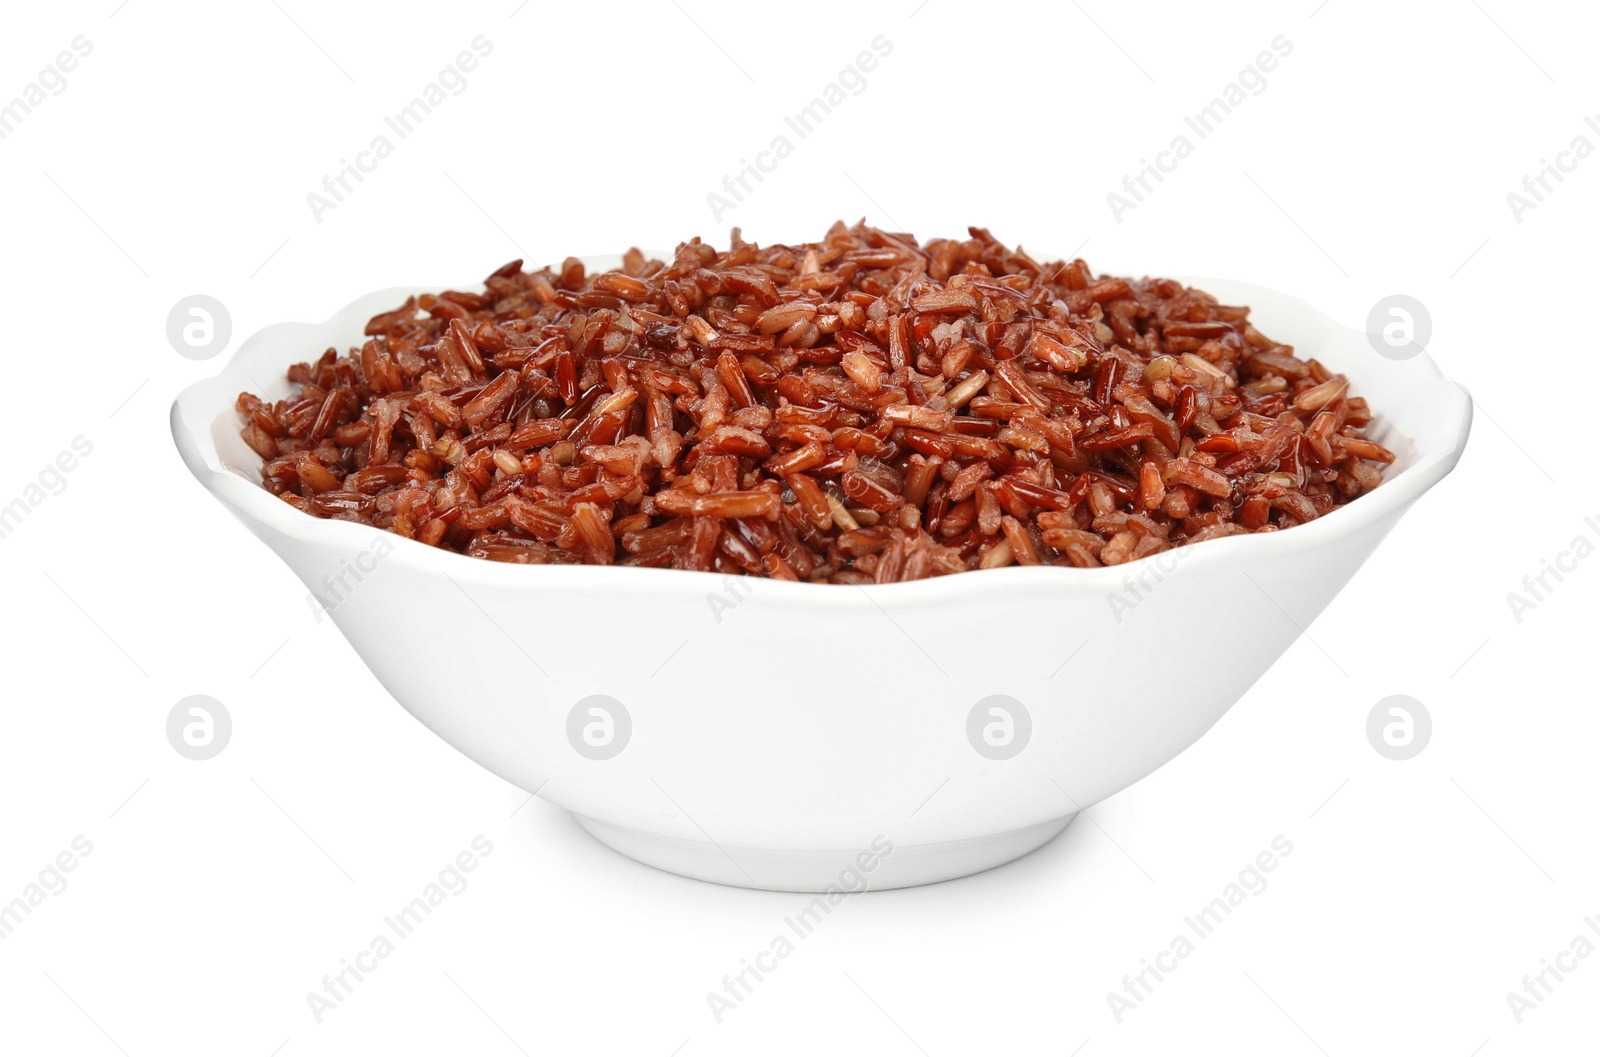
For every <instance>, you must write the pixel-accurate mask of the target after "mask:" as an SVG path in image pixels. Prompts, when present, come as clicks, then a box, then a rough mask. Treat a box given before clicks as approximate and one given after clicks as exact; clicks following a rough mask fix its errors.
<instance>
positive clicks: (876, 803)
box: [172, 259, 1472, 891]
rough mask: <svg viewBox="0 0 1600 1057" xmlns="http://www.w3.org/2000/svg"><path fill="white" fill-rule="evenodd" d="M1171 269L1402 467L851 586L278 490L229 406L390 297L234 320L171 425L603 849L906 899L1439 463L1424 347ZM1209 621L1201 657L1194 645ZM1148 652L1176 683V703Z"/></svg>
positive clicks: (1035, 828) (1443, 433) (1242, 629)
mask: <svg viewBox="0 0 1600 1057" xmlns="http://www.w3.org/2000/svg"><path fill="white" fill-rule="evenodd" d="M593 263H594V266H598V267H614V266H615V264H616V261H615V260H614V259H613V260H604V259H602V260H598V261H596V262H593ZM1191 282H1193V283H1194V284H1195V285H1197V286H1200V287H1201V288H1203V289H1206V290H1209V291H1211V292H1212V293H1214V294H1215V295H1217V296H1218V297H1219V298H1220V299H1221V300H1222V301H1223V302H1224V303H1227V304H1248V305H1250V306H1251V307H1252V310H1253V317H1252V318H1253V319H1255V321H1256V322H1257V323H1258V325H1259V326H1260V327H1261V329H1262V330H1264V331H1265V332H1266V333H1268V334H1272V335H1274V336H1277V337H1279V338H1280V339H1281V340H1285V341H1289V342H1291V343H1292V344H1294V345H1295V346H1296V349H1297V351H1298V352H1299V354H1300V355H1302V356H1315V357H1317V358H1318V359H1320V360H1322V362H1324V363H1326V364H1327V365H1329V366H1330V367H1331V368H1333V369H1335V370H1338V371H1342V372H1344V373H1346V374H1348V375H1349V376H1350V378H1351V379H1352V384H1353V388H1354V390H1355V391H1356V392H1357V393H1359V394H1361V395H1364V396H1366V397H1367V398H1368V400H1369V401H1370V403H1371V405H1372V406H1373V408H1375V409H1377V410H1378V412H1379V418H1378V419H1377V421H1376V422H1375V423H1374V424H1373V427H1372V428H1371V429H1370V431H1369V433H1370V435H1372V436H1373V437H1374V438H1375V439H1377V440H1379V441H1380V442H1381V443H1383V444H1385V445H1387V446H1388V447H1390V448H1391V449H1393V450H1394V451H1395V452H1396V453H1397V455H1398V459H1397V461H1396V462H1395V463H1394V465H1393V466H1392V467H1390V468H1389V471H1388V473H1387V476H1386V480H1385V481H1384V483H1383V485H1382V486H1381V487H1379V488H1378V489H1376V490H1375V491H1374V492H1372V493H1370V494H1368V495H1366V496H1364V497H1362V498H1361V499H1359V500H1357V501H1356V502H1354V503H1352V504H1350V505H1349V506H1346V507H1343V508H1341V509H1339V510H1335V511H1333V512H1332V513H1331V514H1329V515H1328V516H1326V517H1323V518H1320V519H1318V520H1317V521H1315V522H1312V523H1310V524H1307V525H1302V526H1300V527H1298V528H1294V529H1290V530H1288V531H1284V532H1277V533H1269V534H1266V535H1255V536H1244V537H1232V538H1225V539H1219V540H1214V541H1211V542H1207V543H1201V544H1196V545H1194V546H1192V547H1186V548H1179V549H1177V550H1175V551H1172V552H1169V553H1167V554H1164V555H1156V556H1152V557H1150V558H1146V559H1143V560H1142V561H1138V562H1134V563H1131V564H1127V565H1123V566H1119V567H1114V568H1105V569H1065V568H1041V567H1031V568H1021V567H1014V568H1007V569H998V570H991V571H981V572H969V573H961V574H957V575H953V576H944V577H939V578H935V579H930V580H923V581H919V582H914V583H905V584H888V585H883V586H873V587H866V588H858V587H844V586H830V585H814V584H799V583H789V582H783V581H773V580H764V579H754V578H745V577H741V578H724V577H720V576H717V575H714V574H708V573H695V572H680V571H675V570H663V569H632V568H605V567H593V566H520V565H504V564H499V563H495V562H488V561H481V560H477V559H471V558H466V557H462V556H460V555H457V554H454V553H451V552H447V551H442V550H438V549H435V548H432V547H428V546H425V545H423V544H420V543H416V542H414V541H411V540H405V539H400V538H398V537H395V536H392V535H388V534H386V533H382V532H380V531H379V530H376V529H372V528H368V527H364V526H360V525H354V524H349V523H345V522H339V521H326V520H318V519H316V518H313V517H310V516H307V515H305V514H302V513H300V512H298V511H296V510H294V509H293V508H292V507H290V506H289V505H287V504H286V503H284V502H282V501H281V500H279V499H276V498H274V497H273V496H272V495H270V494H269V493H268V492H266V491H265V490H264V489H262V487H261V486H260V483H259V482H260V475H259V472H258V469H259V460H258V458H257V457H256V455H255V454H254V453H253V452H252V451H251V450H250V449H249V448H248V447H246V446H245V444H244V442H243V441H242V440H241V439H240V437H239V425H238V423H237V421H236V415H235V413H234V411H233V404H234V399H235V398H236V397H237V395H238V394H239V392H240V391H242V390H250V391H256V382H255V380H254V379H260V380H261V381H262V383H263V384H267V385H268V387H269V393H268V394H265V395H269V396H271V397H273V398H277V397H280V396H283V395H286V394H287V392H288V390H289V385H288V383H287V382H286V381H285V380H284V378H283V373H284V368H285V366H286V365H288V364H289V363H293V362H298V361H301V360H305V359H310V358H314V357H315V356H316V355H317V354H318V353H320V352H321V350H323V349H325V348H328V347H330V346H333V347H336V348H340V349H345V348H349V347H350V346H352V345H355V344H359V343H360V341H361V340H362V339H361V333H362V328H363V326H364V325H365V323H366V321H367V319H368V318H369V317H371V316H372V315H374V314H376V313H377V312H380V311H386V310H389V309H392V308H393V307H394V306H395V305H397V304H399V303H400V302H401V301H402V300H403V299H404V297H405V295H406V294H408V293H413V292H416V291H412V290H406V289H397V290H386V291H382V292H379V293H374V294H371V295H369V296H367V297H363V298H361V299H360V300H358V301H356V302H354V303H353V304H351V305H349V306H348V307H347V308H345V309H344V310H343V311H341V312H339V313H338V314H337V315H335V316H334V317H333V318H332V319H330V320H328V321H326V322H324V323H318V324H311V323H282V324H278V325H276V326H272V327H268V328H267V329H265V330H263V331H261V332H259V333H257V334H255V335H254V336H253V337H251V338H250V339H249V340H248V341H246V342H245V343H244V344H243V345H242V346H241V347H240V348H239V350H238V352H237V353H236V354H235V355H234V356H233V358H232V360H231V362H230V363H229V364H228V366H227V368H226V369H225V370H224V371H223V372H222V373H221V374H220V375H218V376H217V377H214V378H211V379H208V380H206V381H203V382H200V383H197V384H196V385H193V386H191V387H190V388H188V389H186V390H185V391H184V392H183V393H182V395H180V396H179V397H178V400H177V402H176V404H175V405H174V406H173V409H172V427H173V434H174V436H175V437H176V439H177V444H178V449H179V450H180V451H181V452H182V454H183V459H184V461H185V462H186V463H187V464H188V466H189V469H190V470H191V471H193V473H194V475H195V476H196V477H197V478H199V480H200V482H201V483H202V484H204V485H205V486H206V488H208V489H210V491H211V492H212V493H213V494H214V495H215V496H216V497H217V498H218V499H219V500H221V501H222V503H223V505H225V506H226V507H227V508H228V509H229V510H231V511H232V512H233V513H234V515H235V516H237V517H238V518H239V519H240V520H241V521H243V522H244V523H245V524H246V525H247V526H249V528H250V530H251V531H252V532H254V533H255V534H256V536H257V537H259V538H260V539H261V540H262V541H263V542H265V543H266V544H267V545H268V546H269V547H271V548H272V549H273V550H274V551H276V552H277V553H278V555H279V556H280V557H281V558H282V559H283V560H284V561H285V562H287V563H288V564H289V566H290V568H292V569H293V570H294V571H295V572H296V573H297V574H298V575H299V576H300V578H301V579H302V580H303V581H304V582H305V583H306V585H307V586H308V587H309V588H310V589H311V590H312V591H313V592H315V593H317V594H318V595H319V596H320V597H323V598H324V601H325V602H330V603H334V604H333V606H332V616H333V620H334V622H335V623H336V624H337V625H338V627H339V628H340V630H341V631H342V632H343V633H344V635H345V637H346V638H348V639H349V641H350V643H351V645H352V646H354V647H355V649H356V652H357V653H359V654H360V655H361V657H362V659H363V660H364V661H366V663H367V665H368V666H369V667H371V669H372V671H373V672H374V673H375V674H376V675H377V677H378V679H379V680H380V681H381V682H382V683H383V685H384V686H385V687H386V688H387V689H388V690H389V692H390V693H391V694H393V695H394V697H395V699H396V700H398V701H399V702H400V703H401V704H402V705H403V706H405V708H406V709H407V710H409V711H410V712H411V713H412V715H414V716H416V717H417V718H418V719H419V720H421V721H422V722H423V723H424V724H426V725H427V726H428V727H429V728H430V729H432V730H433V731H434V732H435V733H437V734H438V735H439V736H440V737H442V738H444V739H445V740H446V741H447V742H449V743H450V744H451V745H454V746H455V747H456V748H458V749H459V750H461V751H462V752H464V753H466V754H467V755H468V756H470V757H471V758H472V759H474V760H476V761H478V762H479V763H481V764H482V765H483V766H485V767H487V768H489V769H490V770H491V771H493V772H494V773H496V774H498V775H500V776H501V777H503V778H505V779H507V780H508V781H510V782H513V783H515V784H516V785H518V786H521V787H522V788H523V789H527V790H530V791H537V792H538V794H539V795H540V796H542V797H544V798H546V799H547V800H550V801H552V802H554V803H556V804H559V805H561V806H562V807H564V808H567V809H568V810H570V811H572V812H573V813H574V814H576V815H577V816H578V820H579V821H580V822H581V823H582V824H583V826H584V827H585V828H586V829H588V831H589V832H590V833H592V834H594V835H595V836H596V837H597V838H599V839H600V840H601V841H603V842H605V843H606V844H608V845H610V846H611V847H612V848H614V849H616V850H617V851H620V852H622V853H623V854H624V855H628V856H631V857H632V858H635V859H638V860H640V861H642V862H646V863H649V864H651V865H653V866H657V867H660V868H662V869H666V870H670V871H672V872H674V873H679V874H684V875H686V876H690V877H697V878H702V879H705V880H709V881H717V882H722V883H724V884H733V885H743V886H748V887H757V888H771V889H783V890H790V891H820V890H824V889H826V888H827V887H828V886H830V885H835V886H839V887H841V888H845V889H852V888H859V887H863V886H869V887H872V888H893V887H898V886H904V885H915V884H923V883H927V882H930V881H937V880H943V879H947V878H952V877H959V876H962V875H965V874H969V873H973V872H976V871H979V870H984V869H988V868H989V867H993V866H997V865H999V864H1001V863H1004V862H1008V861H1010V860H1012V859H1014V858H1017V857H1018V856H1021V855H1024V854H1026V853H1027V852H1029V851H1032V850H1033V849H1035V848H1037V847H1039V846H1040V845H1041V844H1043V843H1045V842H1046V841H1048V840H1050V838H1052V837H1053V836H1055V835H1056V834H1057V833H1059V832H1060V831H1061V830H1062V829H1063V828H1064V827H1065V826H1066V825H1067V823H1068V822H1070V821H1071V819H1072V817H1073V816H1074V814H1075V813H1076V812H1078V811H1079V810H1081V809H1083V808H1085V807H1088V806H1090V805H1092V804H1094V803H1096V802H1097V801H1100V800H1103V799H1104V798H1106V797H1108V796H1110V795H1112V794H1113V793H1115V792H1117V791H1118V790H1120V789H1123V788H1125V787H1126V786H1128V785H1130V784H1132V783H1133V782H1136V781H1138V780H1139V779H1140V778H1142V777H1144V776H1145V775H1147V774H1149V773H1150V772H1151V771H1154V770H1155V769H1156V768H1157V767H1160V766H1161V765H1162V764H1164V763H1166V762H1167V761H1168V760H1170V759H1172V758H1173V757H1174V756H1176V755H1177V754H1178V753H1179V752H1181V751H1183V750H1184V749H1185V748H1187V747H1188V746H1189V745H1190V744H1192V743H1193V742H1194V741H1195V740H1196V739H1197V738H1199V737H1200V735H1201V734H1203V733H1205V731H1206V730H1207V729H1209V728H1210V727H1211V725H1212V724H1213V723H1215V722H1216V721H1217V720H1218V718H1220V717H1221V716H1222V714H1223V712H1225V711H1226V710H1227V709H1228V708H1229V706H1231V705H1232V704H1233V703H1234V701H1236V700H1237V699H1238V698H1239V697H1240V696H1241V695H1242V694H1243V693H1244V691H1245V690H1246V689H1248V688H1249V687H1250V685H1251V684H1252V683H1254V682H1255V681H1256V679H1257V678H1259V677H1260V676H1261V674H1262V673H1263V672H1265V671H1266V669H1267V667H1268V666H1269V665H1271V664H1272V663H1273V661H1275V660H1276V659H1277V658H1278V657H1279V655H1281V654H1282V653H1283V651H1284V650H1285V649H1286V648H1287V647H1288V646H1289V644H1290V643H1291V642H1292V641H1293V640H1294V639H1295V637H1296V636H1297V635H1298V634H1299V631H1298V629H1297V627H1296V625H1298V626H1299V627H1305V626H1306V625H1308V624H1309V623H1310V622H1311V621H1312V620H1313V619H1314V618H1315V617H1316V616H1317V614H1318V613H1320V612H1321V611H1322V609H1323V607H1324V606H1326V605H1327V604H1328V602H1329V601H1330V600H1331V599H1332V598H1333V596H1334V595H1335V594H1337V593H1338V591H1339V589H1340V588H1342V587H1343V586H1344V584H1345V583H1346V582H1347V581H1348V580H1349V579H1350V577H1351V576H1352V575H1353V574H1354V573H1355V571H1356V569H1357V568H1358V567H1359V566H1360V565H1361V563H1362V562H1363V561H1364V560H1365V559H1366V557H1367V556H1368V555H1369V554H1370V553H1371V552H1372V550H1373V548H1375V547H1376V546H1377V545H1378V543H1379V541H1380V540H1382V539H1383V537H1384V536H1385V535H1386V534H1387V533H1388V531H1389V530H1390V529H1391V528H1393V527H1394V525H1395V523H1396V521H1398V520H1399V518H1400V516H1401V514H1403V513H1404V512H1405V511H1406V510H1407V509H1408V508H1409V507H1410V506H1411V504H1412V503H1414V502H1416V500H1417V499H1418V498H1419V497H1420V496H1421V495H1422V493H1424V492H1425V491H1427V490H1428V489H1429V488H1431V487H1432V486H1433V485H1435V484H1436V483H1438V482H1439V480H1440V479H1442V478H1443V477H1444V476H1445V475H1446V474H1447V473H1449V472H1450V470H1451V469H1452V468H1453V467H1454V466H1455V464H1456V461H1457V459H1458V458H1459V457H1460V454H1461V450H1462V447H1463V445H1464V443H1465V441H1466V437H1467V432H1468V428H1469V425H1470V421H1471V406H1472V405H1471V400H1470V398H1469V397H1468V395H1467V393H1466V392H1465V391H1464V390H1463V389H1462V388H1461V387H1459V386H1458V385H1456V384H1455V383H1453V382H1451V381H1450V380H1449V379H1447V378H1446V377H1445V376H1444V375H1443V374H1441V373H1440V371H1439V369H1438V367H1437V366H1436V365H1435V364H1434V363H1433V361H1432V360H1430V359H1429V358H1428V357H1427V356H1426V355H1421V356H1417V357H1415V358H1412V359H1409V360H1404V361H1396V360H1392V359H1387V358H1385V357H1382V356H1379V355H1378V354H1377V353H1375V352H1374V351H1373V348H1372V346H1371V345H1370V344H1369V343H1368V341H1367V339H1366V337H1365V335H1363V334H1360V333H1358V332H1356V331H1353V330H1349V329H1346V328H1343V327H1341V326H1339V325H1338V324H1336V323H1334V322H1333V321H1332V320H1330V319H1328V318H1327V317H1325V316H1323V315H1322V314H1321V313H1319V312H1317V311H1316V310H1314V309H1312V308H1311V307H1309V306H1307V305H1305V304H1304V303H1302V302H1300V301H1298V300H1295V299H1293V298H1290V297H1288V296H1285V295H1283V294H1280V293H1276V292H1274V291H1271V290H1266V289H1262V288H1260V287H1255V286H1251V285H1247V284H1243V283H1237V282H1230V281H1225V280H1212V279H1195V280H1191ZM341 574H342V576H343V579H342V583H341V580H340V578H341ZM325 578H327V579H326V580H325ZM1264 596H1266V597H1264ZM1269 598H1270V601H1269ZM1280 607H1281V608H1280ZM419 613H424V614H426V615H427V616H426V619H419V618H418V614H419ZM1220 620H1225V621H1226V622H1227V623H1228V625H1229V628H1228V635H1227V639H1228V649H1227V655H1226V657H1225V658H1221V659H1222V660H1223V663H1220V664H1219V663H1217V662H1218V660H1219V656H1218V654H1217V652H1216V647H1215V645H1214V640H1213V638H1212V637H1211V636H1210V635H1206V634H1196V631H1197V629H1203V628H1205V627H1206V626H1207V625H1208V624H1213V623H1215V622H1217V621H1220ZM1157 656H1159V658H1160V670H1165V671H1181V672H1185V673H1188V676H1189V679H1190V682H1189V684H1188V686H1187V688H1186V690H1185V692H1184V693H1182V694H1174V693H1172V692H1171V690H1170V684H1169V683H1168V681H1167V680H1165V679H1161V678H1158V677H1156V676H1157V666H1156V663H1155V661H1154V658H1155V657H1157ZM1069 658H1071V659H1070V661H1069ZM991 698H999V699H1000V700H995V701H992V700H989V699H991ZM993 709H999V710H1000V711H991V710H993ZM969 731H970V732H971V735H970V736H969ZM1008 739H1009V740H1008ZM980 748H982V749H984V750H985V751H980ZM601 756H609V758H596V757H601ZM1001 756H1009V758H996V757H1001Z"/></svg>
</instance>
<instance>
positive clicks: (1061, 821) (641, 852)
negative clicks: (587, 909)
mask: <svg viewBox="0 0 1600 1057" xmlns="http://www.w3.org/2000/svg"><path fill="white" fill-rule="evenodd" d="M574 817H576V818H577V820H578V824H579V825H581V826H582V827H583V828H584V829H586V830H588V831H589V834H590V835H591V836H593V837H594V838H595V839H596V840H598V841H599V842H600V843H601V844H604V845H605V846H606V847H608V848H610V849H611V850H613V851H615V852H619V853H620V854H622V855H626V856H627V857H628V858H630V859H634V860H636V861H638V862H642V863H644V864H645V865H646V866H654V867H655V868H656V869H658V870H665V871H667V872H668V873H675V874H678V875H680V876H683V877H692V878H694V879H695V880H698V881H712V882H715V883H716V884H724V885H733V886H736V887H738V888H760V889H765V890H768V891H774V892H825V891H827V890H828V889H829V888H836V889H839V890H841V891H847V892H848V891H866V890H873V891H876V890H881V889H886V888H909V887H911V886H913V885H925V884H932V883H933V882H935V881H949V880H952V879H954V878H957V877H966V876H967V875H968V874H975V873H979V872H981V871H983V870H989V869H993V868H994V867H996V866H999V865H1001V864H1003V863H1008V862H1011V861H1012V860H1013V859H1019V858H1021V857H1022V856H1024V855H1026V854H1028V853H1029V852H1031V851H1033V850H1035V849H1036V848H1039V847H1041V846H1043V845H1045V844H1047V843H1049V841H1050V840H1051V839H1052V838H1053V837H1055V836H1056V834H1058V833H1060V832H1061V831H1062V830H1064V829H1066V828H1067V823H1069V822H1071V821H1072V820H1073V819H1074V818H1075V817H1077V815H1076V812H1074V813H1073V814H1071V815H1063V816H1062V817H1061V818H1053V819H1050V820H1049V821H1047V822H1041V823H1039V824H1038V825H1034V826H1027V827H1025V828H1023V829H1016V830H1011V831H1010V832H1007V833H996V834H993V835H991V836H985V837H972V838H969V839H967V840H957V841H946V842H943V843H939V844H918V845H908V846H902V845H898V844H897V845H894V847H893V850H892V851H890V852H888V853H887V854H884V853H880V852H875V851H873V850H872V849H869V848H861V849H857V850H844V849H841V850H838V851H810V850H795V849H785V848H747V847H738V846H734V845H729V844H722V845H718V844H713V843H711V842H710V841H693V840H682V839H680V838H677V837H663V836H659V835H657V834H653V833H644V832H642V831H640V830H636V829H629V828H627V827H625V826H615V825H612V824H611V823H609V822H601V821H599V820H597V819H592V818H586V817H585V816H583V815H576V816H574ZM862 853H865V854H866V855H867V856H868V857H869V859H868V861H872V862H873V863H874V865H873V867H872V869H871V870H870V871H867V870H863V869H861V868H860V867H858V866H857V864H856V858H857V856H858V855H861V854H862Z"/></svg>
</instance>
